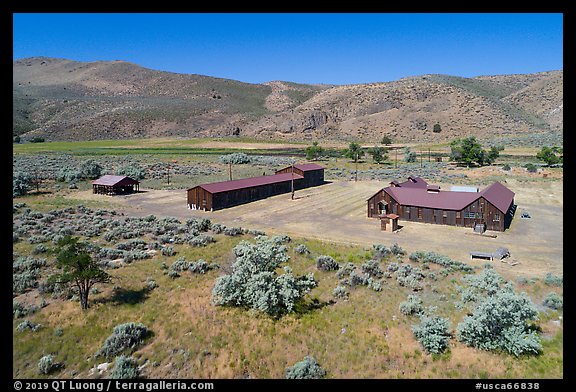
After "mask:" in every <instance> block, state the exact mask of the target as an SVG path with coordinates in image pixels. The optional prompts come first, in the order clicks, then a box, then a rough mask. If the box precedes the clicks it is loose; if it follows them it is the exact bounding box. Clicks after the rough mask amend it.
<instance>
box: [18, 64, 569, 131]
mask: <svg viewBox="0 0 576 392" xmlns="http://www.w3.org/2000/svg"><path fill="white" fill-rule="evenodd" d="M13 103H14V109H13V134H14V135H22V138H23V140H26V139H31V138H33V137H43V138H45V139H46V140H95V139H128V138H142V137H161V136H163V137H167V136H172V137H183V138H194V137H221V136H248V137H256V138H262V139H275V140H281V139H289V140H312V139H319V138H321V139H331V140H353V139H354V140H364V141H374V140H380V139H381V138H382V135H384V134H387V135H390V136H391V137H392V138H393V139H395V140H401V141H404V142H411V141H423V142H434V141H446V140H450V139H453V138H455V137H462V136H469V135H473V136H476V137H478V138H483V139H484V138H491V137H496V136H498V137H506V136H509V135H518V134H526V135H532V134H538V135H542V134H552V135H555V136H556V137H557V138H558V137H561V134H562V132H563V122H562V116H563V71H561V70H560V71H549V72H541V73H535V74H528V75H498V76H481V77H476V78H463V77H456V76H449V75H424V76H417V77H410V78H404V79H401V80H398V81H393V82H387V83H370V84H357V85H344V86H331V85H305V84H297V83H292V82H288V81H271V82H268V83H264V84H251V83H243V82H239V81H234V80H229V79H221V78H215V77H208V76H202V75H193V74H176V73H170V72H161V71H155V70H151V69H146V68H143V67H140V66H138V65H136V64H132V63H128V62H124V61H97V62H89V63H86V62H77V61H71V60H65V59H53V58H44V57H36V58H28V59H21V60H18V61H15V62H14V63H13ZM436 123H439V124H440V125H441V127H442V131H441V132H438V133H436V132H433V127H434V125H435V124H436ZM559 135H560V136H559Z"/></svg>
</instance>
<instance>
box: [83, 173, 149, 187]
mask: <svg viewBox="0 0 576 392" xmlns="http://www.w3.org/2000/svg"><path fill="white" fill-rule="evenodd" d="M92 184H94V185H107V186H114V185H119V186H121V185H134V184H139V182H138V181H136V180H134V179H132V178H130V177H127V176H113V175H111V174H106V175H104V176H102V177H100V178H99V179H97V180H94V181H92Z"/></svg>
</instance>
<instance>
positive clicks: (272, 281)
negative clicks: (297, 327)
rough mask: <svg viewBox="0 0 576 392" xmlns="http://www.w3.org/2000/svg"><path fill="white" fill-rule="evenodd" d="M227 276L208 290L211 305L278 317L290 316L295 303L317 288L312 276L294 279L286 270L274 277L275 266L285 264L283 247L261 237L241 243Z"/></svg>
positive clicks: (235, 252)
mask: <svg viewBox="0 0 576 392" xmlns="http://www.w3.org/2000/svg"><path fill="white" fill-rule="evenodd" d="M233 251H234V255H235V256H236V260H235V262H234V263H233V264H232V272H231V274H228V275H224V276H220V277H219V278H218V279H216V284H215V285H214V287H213V288H212V302H213V303H214V304H215V305H227V306H241V307H250V308H252V309H255V310H259V311H262V312H264V313H268V314H270V315H274V316H279V315H281V314H283V313H285V312H291V311H292V310H293V309H294V306H295V305H296V303H297V302H298V301H299V300H301V299H302V297H303V296H304V295H305V294H306V293H308V292H309V291H310V290H311V289H312V288H314V287H316V286H317V284H318V283H317V282H316V280H315V279H314V275H313V274H312V273H310V274H308V275H306V276H300V277H296V276H294V274H293V273H292V270H291V269H290V268H289V267H284V274H282V275H278V274H277V272H276V269H277V268H278V266H279V265H280V264H281V263H283V262H286V261H288V256H287V254H286V246H285V245H281V244H278V243H277V242H275V241H272V240H271V239H269V238H267V237H265V236H261V237H258V238H257V239H256V243H255V244H253V243H250V242H248V241H241V242H240V243H239V244H238V245H237V246H236V247H234V249H233Z"/></svg>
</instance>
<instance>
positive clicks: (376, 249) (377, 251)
mask: <svg viewBox="0 0 576 392" xmlns="http://www.w3.org/2000/svg"><path fill="white" fill-rule="evenodd" d="M391 253H392V251H391V250H390V248H388V247H387V246H386V245H382V244H374V245H372V255H373V257H374V258H375V259H376V260H382V259H383V258H384V257H386V256H388V255H390V254H391Z"/></svg>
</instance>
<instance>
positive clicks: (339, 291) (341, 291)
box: [332, 285, 349, 299]
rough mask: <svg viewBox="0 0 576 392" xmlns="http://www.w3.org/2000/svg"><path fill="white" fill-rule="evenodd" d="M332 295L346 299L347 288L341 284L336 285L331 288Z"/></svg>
mask: <svg viewBox="0 0 576 392" xmlns="http://www.w3.org/2000/svg"><path fill="white" fill-rule="evenodd" d="M332 295H333V296H334V297H335V298H337V299H348V295H349V294H348V290H346V287H344V286H342V285H338V286H336V287H335V288H334V290H332Z"/></svg>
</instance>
